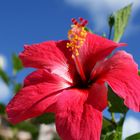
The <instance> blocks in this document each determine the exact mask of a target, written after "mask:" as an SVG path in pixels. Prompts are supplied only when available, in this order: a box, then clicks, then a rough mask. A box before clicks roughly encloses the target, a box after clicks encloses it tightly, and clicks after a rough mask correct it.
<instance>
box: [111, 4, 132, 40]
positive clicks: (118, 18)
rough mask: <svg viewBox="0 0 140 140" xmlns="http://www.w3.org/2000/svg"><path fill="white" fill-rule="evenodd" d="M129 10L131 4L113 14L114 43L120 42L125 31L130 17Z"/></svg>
mask: <svg viewBox="0 0 140 140" xmlns="http://www.w3.org/2000/svg"><path fill="white" fill-rule="evenodd" d="M131 9H132V4H129V5H128V6H126V7H124V8H122V9H120V10H118V11H117V12H116V13H115V25H114V39H113V40H114V41H115V42H119V41H120V39H121V37H122V35H123V33H124V31H125V28H126V26H127V23H128V20H129V17H130V13H131Z"/></svg>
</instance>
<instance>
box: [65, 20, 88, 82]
mask: <svg viewBox="0 0 140 140" xmlns="http://www.w3.org/2000/svg"><path fill="white" fill-rule="evenodd" d="M79 21H80V22H78V21H77V20H76V19H74V18H73V19H72V23H73V25H72V26H71V27H72V28H71V29H70V30H69V31H68V39H69V41H70V42H69V43H67V46H66V47H67V48H68V49H69V51H71V52H72V58H73V59H74V62H75V65H76V68H77V71H78V73H79V75H80V76H81V78H82V80H83V82H86V77H85V74H84V71H83V68H82V65H81V63H80V61H79V58H78V56H79V49H80V48H81V47H82V46H83V44H84V42H85V39H86V35H87V31H86V30H85V25H87V23H88V21H87V20H85V19H83V18H79Z"/></svg>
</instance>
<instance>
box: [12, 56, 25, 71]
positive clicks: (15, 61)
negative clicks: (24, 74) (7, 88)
mask: <svg viewBox="0 0 140 140" xmlns="http://www.w3.org/2000/svg"><path fill="white" fill-rule="evenodd" d="M12 63H13V71H14V73H15V74H16V73H17V72H19V71H20V70H22V69H23V65H22V62H21V60H20V59H19V57H18V56H17V55H16V54H13V55H12Z"/></svg>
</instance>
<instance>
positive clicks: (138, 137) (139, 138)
mask: <svg viewBox="0 0 140 140" xmlns="http://www.w3.org/2000/svg"><path fill="white" fill-rule="evenodd" d="M125 140H140V133H136V134H134V135H131V136H129V137H127V138H126V139H125Z"/></svg>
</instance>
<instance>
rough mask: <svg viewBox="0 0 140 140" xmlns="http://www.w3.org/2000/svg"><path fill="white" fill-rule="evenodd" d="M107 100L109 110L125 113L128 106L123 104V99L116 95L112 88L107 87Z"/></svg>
mask: <svg viewBox="0 0 140 140" xmlns="http://www.w3.org/2000/svg"><path fill="white" fill-rule="evenodd" d="M108 101H109V109H108V110H109V111H110V112H115V113H126V112H127V111H128V108H127V107H126V106H125V105H124V102H123V99H121V98H120V97H118V96H117V95H116V94H115V93H114V92H113V90H112V89H111V88H110V87H109V88H108Z"/></svg>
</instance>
